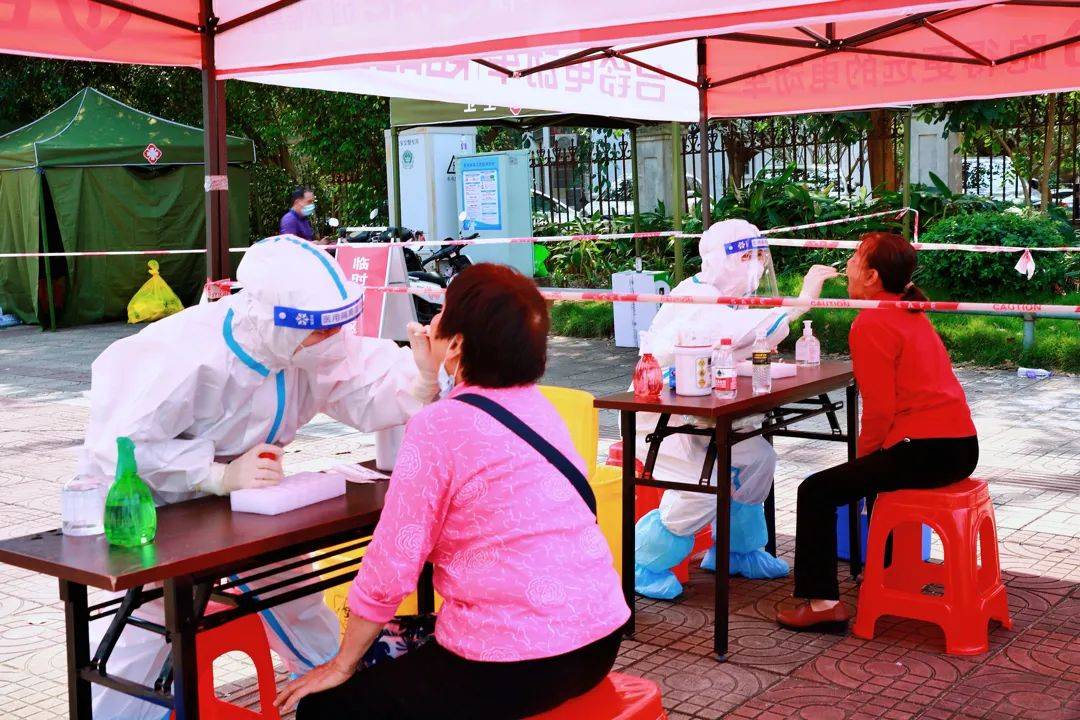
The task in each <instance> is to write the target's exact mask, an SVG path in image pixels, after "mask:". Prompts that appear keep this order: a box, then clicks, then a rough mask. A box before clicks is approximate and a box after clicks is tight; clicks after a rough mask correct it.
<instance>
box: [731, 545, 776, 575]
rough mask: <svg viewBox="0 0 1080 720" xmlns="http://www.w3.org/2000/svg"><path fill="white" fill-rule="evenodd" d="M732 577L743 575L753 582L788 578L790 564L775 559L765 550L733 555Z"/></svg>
mask: <svg viewBox="0 0 1080 720" xmlns="http://www.w3.org/2000/svg"><path fill="white" fill-rule="evenodd" d="M728 557H729V560H730V562H731V569H730V573H729V574H731V575H742V576H743V577H744V578H750V579H751V580H767V579H773V578H782V577H786V576H787V574H788V564H787V562H786V561H784V560H782V559H780V558H776V557H773V556H772V555H770V554H769V553H767V552H765V550H763V549H762V550H754V551H753V552H748V553H731V554H730V555H729V556H728Z"/></svg>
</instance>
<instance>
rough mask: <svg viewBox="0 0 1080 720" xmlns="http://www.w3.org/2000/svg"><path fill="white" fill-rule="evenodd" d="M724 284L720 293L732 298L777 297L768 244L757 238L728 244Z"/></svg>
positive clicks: (725, 246)
mask: <svg viewBox="0 0 1080 720" xmlns="http://www.w3.org/2000/svg"><path fill="white" fill-rule="evenodd" d="M722 283H723V285H724V287H723V288H720V290H721V292H725V291H726V293H727V294H730V295H732V296H739V297H748V296H757V297H777V295H778V294H779V291H778V290H777V287H776V270H775V268H774V267H773V261H772V253H771V252H769V241H768V240H767V239H766V238H763V237H756V238H744V239H742V240H734V241H732V242H729V243H725V244H724V264H723V280H722Z"/></svg>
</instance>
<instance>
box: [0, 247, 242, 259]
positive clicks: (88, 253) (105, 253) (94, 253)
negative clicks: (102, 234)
mask: <svg viewBox="0 0 1080 720" xmlns="http://www.w3.org/2000/svg"><path fill="white" fill-rule="evenodd" d="M234 249H235V250H240V251H241V252H242V251H243V250H245V249H246V248H234ZM205 252H206V249H205V248H200V249H198V250H83V251H79V252H45V253H0V258H30V257H36V258H47V257H109V256H112V255H198V254H202V253H205Z"/></svg>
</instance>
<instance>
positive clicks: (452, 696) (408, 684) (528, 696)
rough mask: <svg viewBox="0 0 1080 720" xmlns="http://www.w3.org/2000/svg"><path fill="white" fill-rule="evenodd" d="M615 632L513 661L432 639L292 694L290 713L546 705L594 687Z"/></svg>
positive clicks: (437, 712)
mask: <svg viewBox="0 0 1080 720" xmlns="http://www.w3.org/2000/svg"><path fill="white" fill-rule="evenodd" d="M620 640H621V638H620V633H619V631H615V632H614V633H612V634H611V635H608V636H607V637H605V638H602V639H600V640H597V641H596V642H593V643H590V644H589V645H586V646H585V647H582V648H579V649H577V650H574V651H572V652H569V653H565V654H563V655H556V656H555V657H550V658H542V659H540V660H522V661H519V662H477V661H475V660H466V659H465V658H463V657H459V656H458V655H455V654H454V653H452V652H450V651H449V650H446V649H445V648H443V647H441V646H440V645H439V644H438V643H436V642H435V641H434V640H432V641H430V642H428V643H427V644H426V645H424V646H423V647H421V648H419V649H417V650H413V651H411V652H409V653H406V654H405V655H402V656H401V657H399V658H396V659H394V660H389V661H386V662H383V663H381V664H378V665H375V666H374V667H370V668H368V669H366V670H361V671H359V672H357V673H356V674H355V675H353V676H352V677H351V678H350V679H349V680H347V681H346V682H344V683H343V684H341V685H339V686H338V687H336V688H332V689H330V690H326V691H324V692H321V693H315V694H313V695H309V696H307V697H305V698H304V699H303V700H301V701H300V705H299V707H297V709H296V720H322V719H323V718H327V719H328V720H330V719H332V720H429V719H430V718H440V717H445V718H455V720H458V719H459V718H460V719H468V720H510V719H512V718H522V717H527V716H529V715H536V714H537V713H541V712H545V711H547V710H550V709H551V708H553V707H556V706H557V705H560V704H561V703H563V702H565V701H567V700H569V699H571V698H574V697H577V696H578V695H581V694H583V693H585V692H588V691H589V690H591V689H593V688H594V687H596V686H597V685H598V684H599V683H600V681H601V680H603V679H604V678H605V677H606V676H607V674H608V673H609V672H611V668H612V666H613V665H614V664H615V656H616V655H618V652H619V643H620Z"/></svg>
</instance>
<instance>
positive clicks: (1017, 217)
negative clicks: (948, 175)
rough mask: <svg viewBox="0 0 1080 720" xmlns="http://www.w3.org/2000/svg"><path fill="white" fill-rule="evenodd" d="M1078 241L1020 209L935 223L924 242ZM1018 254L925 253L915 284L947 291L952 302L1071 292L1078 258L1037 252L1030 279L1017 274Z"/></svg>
mask: <svg viewBox="0 0 1080 720" xmlns="http://www.w3.org/2000/svg"><path fill="white" fill-rule="evenodd" d="M1072 238H1073V233H1072V229H1071V228H1070V227H1068V226H1067V225H1063V224H1062V223H1061V222H1060V221H1057V220H1054V219H1052V218H1050V217H1048V216H1046V215H1043V214H1041V213H1027V212H1024V211H1021V210H1020V209H1018V208H1017V209H1015V210H1014V211H1010V212H978V213H971V214H968V215H957V216H953V217H949V218H945V219H944V220H941V221H939V222H937V223H935V224H934V225H933V226H932V227H931V228H930V230H928V231H927V232H926V233H925V234H924V235H923V237H922V240H923V241H924V242H927V243H931V242H942V243H959V244H963V245H1014V246H1024V247H1060V246H1062V245H1065V244H1066V243H1068V242H1071V241H1072ZM1018 259H1019V258H1018V256H1017V255H1016V254H1015V253H974V252H948V251H925V252H920V253H919V269H918V271H917V274H916V280H917V281H918V282H919V283H920V284H923V285H927V286H929V287H934V288H948V292H949V294H950V295H951V296H952V297H956V298H963V299H972V298H995V297H998V296H1000V295H1001V293H1003V292H1006V293H1020V294H1022V295H1023V296H1026V297H1029V298H1030V297H1036V296H1044V295H1046V294H1059V293H1062V292H1064V291H1066V290H1067V289H1068V284H1069V277H1070V274H1071V273H1075V272H1076V268H1077V262H1078V260H1077V258H1076V257H1075V256H1073V257H1070V256H1068V255H1066V254H1064V253H1036V254H1035V263H1036V271H1035V275H1034V276H1033V277H1032V278H1031V279H1030V280H1028V279H1027V277H1026V276H1024V275H1021V274H1020V273H1018V272H1017V271H1016V270H1015V269H1014V265H1015V264H1016V261H1017V260H1018Z"/></svg>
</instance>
